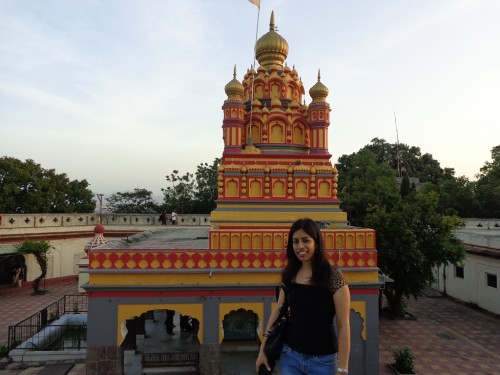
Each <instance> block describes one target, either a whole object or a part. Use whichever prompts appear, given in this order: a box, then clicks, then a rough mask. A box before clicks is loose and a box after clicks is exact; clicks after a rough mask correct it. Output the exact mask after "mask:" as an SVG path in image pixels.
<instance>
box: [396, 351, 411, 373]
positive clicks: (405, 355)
mask: <svg viewBox="0 0 500 375" xmlns="http://www.w3.org/2000/svg"><path fill="white" fill-rule="evenodd" d="M414 359H415V357H414V356H413V354H412V353H411V350H410V348H409V347H407V346H405V347H404V348H403V349H399V350H396V351H394V368H395V369H396V370H397V371H398V372H399V373H400V374H413V360H414Z"/></svg>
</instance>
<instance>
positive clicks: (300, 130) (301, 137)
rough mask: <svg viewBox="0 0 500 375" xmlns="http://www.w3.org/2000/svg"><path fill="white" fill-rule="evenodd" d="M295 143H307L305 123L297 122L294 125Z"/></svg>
mask: <svg viewBox="0 0 500 375" xmlns="http://www.w3.org/2000/svg"><path fill="white" fill-rule="evenodd" d="M293 143H295V144H297V145H304V143H305V131H304V125H302V124H296V125H294V126H293Z"/></svg>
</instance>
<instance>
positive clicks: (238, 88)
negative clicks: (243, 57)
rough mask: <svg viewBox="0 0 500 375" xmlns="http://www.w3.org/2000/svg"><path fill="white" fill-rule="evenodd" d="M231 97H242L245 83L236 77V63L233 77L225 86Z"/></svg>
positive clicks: (227, 93) (228, 95)
mask: <svg viewBox="0 0 500 375" xmlns="http://www.w3.org/2000/svg"><path fill="white" fill-rule="evenodd" d="M224 90H225V91H226V95H227V97H228V98H229V99H241V98H242V96H243V91H244V88H243V85H242V84H241V83H240V81H238V80H237V79H236V65H235V66H234V73H233V79H232V80H231V81H229V83H228V84H227V85H226V87H224Z"/></svg>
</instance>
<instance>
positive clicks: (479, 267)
mask: <svg viewBox="0 0 500 375" xmlns="http://www.w3.org/2000/svg"><path fill="white" fill-rule="evenodd" d="M457 237H458V238H459V239H460V240H461V241H462V242H463V243H464V244H465V246H466V251H467V253H466V258H465V261H464V263H463V265H461V266H454V265H449V266H446V267H440V268H439V269H437V270H436V271H435V276H436V279H437V282H436V283H435V284H434V288H436V289H437V290H439V291H440V292H442V293H445V294H447V295H449V296H450V297H453V298H456V299H458V300H461V301H463V302H466V303H470V304H471V305H476V306H478V307H480V308H482V309H484V310H487V311H490V312H492V313H495V314H497V315H500V280H499V279H500V220H499V219H484V220H481V219H466V227H465V228H464V229H462V230H460V231H459V232H458V233H457Z"/></svg>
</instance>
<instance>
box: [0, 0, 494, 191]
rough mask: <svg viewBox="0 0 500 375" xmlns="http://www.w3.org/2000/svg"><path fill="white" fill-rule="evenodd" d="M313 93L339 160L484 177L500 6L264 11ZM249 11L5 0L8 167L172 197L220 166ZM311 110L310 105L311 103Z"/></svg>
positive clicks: (3, 133) (350, 4) (447, 1)
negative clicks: (28, 163) (13, 162)
mask: <svg viewBox="0 0 500 375" xmlns="http://www.w3.org/2000/svg"><path fill="white" fill-rule="evenodd" d="M272 10H274V11H275V20H276V25H277V27H278V31H279V33H280V34H281V35H282V36H283V37H284V38H285V39H286V40H287V41H288V44H289V46H290V50H289V55H288V59H287V62H288V65H289V66H293V65H295V67H296V69H297V71H298V72H299V75H300V76H301V77H302V81H303V83H304V85H305V87H306V91H308V90H309V88H310V87H311V86H312V85H314V84H315V82H316V76H317V72H318V69H321V76H322V79H321V80H322V82H323V83H324V84H325V85H326V86H327V87H328V88H329V89H330V95H329V97H328V100H329V102H330V104H331V107H332V114H331V119H332V124H331V126H330V133H329V141H330V152H331V153H332V154H333V157H332V161H333V162H335V161H336V160H337V158H338V157H339V156H341V155H343V154H350V153H353V152H356V151H358V150H359V149H360V148H361V147H363V146H364V145H366V144H368V143H369V142H370V140H371V139H373V138H375V137H378V138H383V139H385V140H387V141H388V142H391V143H392V142H396V130H395V124H394V111H395V112H396V116H397V123H398V130H399V140H400V142H401V143H406V144H408V145H410V146H418V147H420V148H421V150H422V153H430V154H432V155H433V157H434V158H435V159H437V160H438V161H439V162H440V163H441V167H443V168H444V167H449V168H455V170H456V175H457V176H461V175H465V176H466V177H468V178H469V179H473V178H474V175H475V174H476V173H478V172H479V169H480V168H481V166H483V165H484V163H485V161H489V160H491V157H490V150H491V149H492V148H493V147H494V146H497V145H499V144H500V110H499V108H500V22H498V20H499V19H500V1H497V0H419V1H402V0H378V1H374V0H343V1H340V0H334V1H331V0H330V1H326V0H323V1H321V0H307V1H303V0H302V1H299V0H261V11H260V22H259V37H260V36H261V35H263V34H264V33H265V32H267V31H268V30H269V18H270V14H271V11H272ZM256 21H257V7H256V6H254V5H252V4H251V3H249V2H248V1H246V0H182V1H179V0H176V1H174V0H141V1H139V0H135V1H131V0H108V1H99V0H85V1H81V0H45V1H39V0H0V156H12V157H16V158H18V159H22V160H25V159H27V158H31V159H34V160H35V161H36V162H38V163H40V164H41V165H42V167H44V168H46V169H52V168H54V169H55V170H56V172H58V173H63V172H64V173H67V174H68V176H69V177H70V178H71V179H84V178H85V179H87V180H88V181H89V183H90V184H91V186H90V187H91V189H92V190H93V191H94V192H95V193H105V194H110V193H114V192H116V191H122V192H123V191H127V190H132V189H133V188H135V187H139V188H146V189H149V190H152V191H153V192H154V193H155V194H160V188H161V187H165V186H166V181H165V177H164V176H165V175H167V174H169V173H170V172H171V171H172V170H173V169H179V170H180V171H182V172H186V171H191V172H194V171H195V170H196V165H198V164H199V163H201V162H211V161H212V160H213V159H214V158H215V157H218V156H220V155H221V153H222V148H223V143H222V130H221V125H222V111H221V106H222V104H223V102H224V99H225V98H226V96H225V93H224V86H225V85H226V83H227V82H229V81H230V80H231V79H232V73H233V66H234V64H236V66H237V71H238V74H237V78H238V79H239V80H240V81H241V80H242V77H243V75H244V73H245V72H246V70H247V68H249V67H250V65H251V64H252V62H253V56H252V53H253V46H254V43H255V31H256V23H257V22H256ZM309 102H310V97H309V96H307V103H309Z"/></svg>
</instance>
